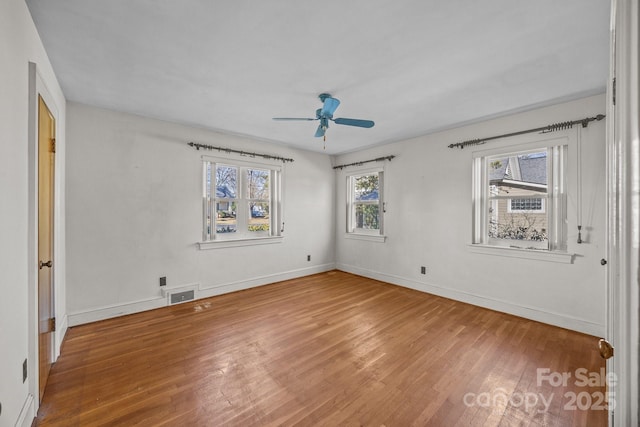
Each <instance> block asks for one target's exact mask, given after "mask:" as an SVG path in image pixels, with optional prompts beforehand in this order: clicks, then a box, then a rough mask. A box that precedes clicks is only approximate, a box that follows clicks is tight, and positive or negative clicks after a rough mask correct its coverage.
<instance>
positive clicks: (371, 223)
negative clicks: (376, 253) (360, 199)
mask: <svg viewBox="0 0 640 427" xmlns="http://www.w3.org/2000/svg"><path fill="white" fill-rule="evenodd" d="M355 207H356V224H355V225H356V228H364V229H368V230H379V229H380V221H379V213H380V208H379V205H378V204H360V203H356V205H355Z"/></svg>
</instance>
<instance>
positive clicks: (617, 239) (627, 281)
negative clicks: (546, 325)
mask: <svg viewBox="0 0 640 427" xmlns="http://www.w3.org/2000/svg"><path fill="white" fill-rule="evenodd" d="M638 19H639V8H638V3H637V1H635V0H611V35H610V61H609V62H610V64H609V82H608V84H607V248H606V249H607V250H606V259H607V319H606V320H607V339H608V340H609V341H610V342H611V344H613V346H614V348H615V352H614V356H613V357H612V358H611V359H609V360H607V371H608V372H609V373H614V374H615V375H616V377H617V384H615V386H614V387H612V390H610V391H612V392H613V393H614V396H613V398H614V399H615V409H614V410H613V412H612V411H609V424H610V425H612V426H614V427H615V426H627V425H638V422H639V420H640V413H639V409H638V399H639V388H638V379H639V376H640V375H639V371H640V361H639V356H640V355H639V344H640V332H639V330H638V324H639V322H640V319H639V317H640V316H639V310H640V295H639V292H638V285H639V284H640V277H639V273H638V269H639V268H640V251H639V246H640V244H639V242H640V220H639V219H638V216H639V215H638V206H640V194H638V187H639V186H640V159H638V156H637V154H638V152H639V151H640V141H639V135H638V133H639V131H638V127H639V124H638V90H639V88H638V26H639V23H638ZM614 79H615V87H614V86H613V82H614ZM614 93H615V105H614V103H613V94H614Z"/></svg>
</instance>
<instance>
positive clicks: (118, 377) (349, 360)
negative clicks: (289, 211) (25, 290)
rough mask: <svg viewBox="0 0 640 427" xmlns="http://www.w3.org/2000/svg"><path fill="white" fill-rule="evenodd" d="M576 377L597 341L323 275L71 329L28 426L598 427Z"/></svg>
mask: <svg viewBox="0 0 640 427" xmlns="http://www.w3.org/2000/svg"><path fill="white" fill-rule="evenodd" d="M545 368H547V369H548V370H549V371H548V373H547V374H544V372H546V371H544V372H543V371H538V369H545ZM580 368H584V369H585V371H584V373H586V374H587V375H589V374H590V375H591V377H592V378H595V373H600V369H601V368H602V369H604V362H603V360H602V359H601V358H600V356H599V354H598V351H597V338H595V337H591V336H587V335H583V334H580V333H577V332H572V331H568V330H565V329H560V328H556V327H553V326H549V325H545V324H541V323H537V322H533V321H529V320H525V319H522V318H518V317H514V316H510V315H507V314H502V313H498V312H494V311H490V310H486V309H482V308H478V307H475V306H471V305H467V304H463V303H460V302H456V301H452V300H448V299H444V298H440V297H436V296H433V295H429V294H425V293H421V292H417V291H413V290H410V289H405V288H402V287H397V286H393V285H389V284H386V283H382V282H378V281H375V280H370V279H366V278H363V277H360V276H355V275H351V274H347V273H343V272H338V271H332V272H328V273H322V274H317V275H313V276H308V277H304V278H300V279H295V280H290V281H286V282H280V283H275V284H272V285H268V286H263V287H259V288H255V289H249V290H246V291H241V292H236V293H233V294H226V295H221V296H217V297H213V298H209V299H204V300H199V301H194V302H190V303H185V304H180V305H175V306H171V307H166V308H162V309H158V310H153V311H148V312H144V313H139V314H134V315H130V316H125V317H120V318H116V319H110V320H105V321H102V322H97V323H93V324H88V325H82V326H77V327H74V328H71V329H69V331H68V332H67V336H66V338H65V342H64V344H63V348H62V355H61V356H60V358H59V359H58V362H57V363H56V364H55V365H54V366H53V368H52V370H51V375H50V377H49V382H48V385H47V388H46V391H45V395H44V400H43V403H42V406H41V407H40V412H39V417H38V418H37V425H39V426H100V425H126V426H132V425H144V426H160V425H162V426H190V425H193V426H223V425H232V426H253V425H255V426H263V425H273V426H276V425H327V426H338V425H349V426H360V425H366V426H410V425H414V426H425V425H433V426H454V425H472V426H512V425H533V426H604V425H606V423H607V412H606V410H604V409H597V406H598V405H600V404H601V406H603V407H604V404H605V403H604V402H598V401H599V400H600V399H599V398H600V395H601V394H602V395H603V393H604V392H605V387H604V386H594V387H587V386H582V385H583V384H582V383H581V381H579V380H580V379H581V378H582V375H581V374H583V371H578V372H576V370H577V369H580ZM563 373H569V374H570V375H571V377H570V378H568V380H567V381H565V383H566V385H563V384H557V383H554V381H555V380H558V379H559V375H562V374H563ZM576 374H578V376H576ZM558 382H561V381H558ZM554 385H555V386H554ZM572 393H574V394H572ZM573 396H576V399H573ZM572 400H573V402H572ZM596 404H597V405H596ZM594 405H595V406H596V408H594V409H592V410H580V408H585V407H591V406H594ZM572 407H575V408H576V410H573V409H572Z"/></svg>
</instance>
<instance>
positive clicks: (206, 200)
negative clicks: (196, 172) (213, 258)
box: [198, 156, 284, 249]
mask: <svg viewBox="0 0 640 427" xmlns="http://www.w3.org/2000/svg"><path fill="white" fill-rule="evenodd" d="M209 165H210V166H209ZM217 166H226V167H233V168H237V178H236V179H237V183H236V193H237V194H236V195H235V196H236V197H234V198H227V197H222V198H218V197H216V186H217V185H216V176H215V173H216V172H215V170H216V167H217ZM208 167H210V168H211V177H210V179H209V180H207V168H208ZM251 169H255V170H266V171H268V172H269V231H268V232H262V231H249V229H248V227H249V225H250V224H249V222H250V215H251V208H250V203H251V202H256V201H257V202H260V203H263V202H265V200H266V199H255V198H250V197H249V196H250V194H249V187H248V186H249V183H248V179H247V177H246V176H245V175H246V173H247V171H248V170H251ZM283 174H284V167H283V165H281V164H279V163H270V162H252V161H246V160H238V159H232V158H224V157H210V156H202V241H200V242H198V247H199V248H200V249H214V248H221V247H233V246H249V245H261V244H269V243H278V242H280V241H282V237H283V236H282V235H283V227H282V224H283V197H282V176H283ZM208 195H209V196H208ZM220 201H227V202H235V203H236V220H237V222H236V231H235V232H233V233H218V232H217V231H216V228H217V227H216V222H217V220H218V218H217V210H216V205H217V203H218V202H220ZM209 219H210V220H211V222H209Z"/></svg>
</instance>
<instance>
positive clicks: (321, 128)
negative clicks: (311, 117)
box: [314, 123, 327, 138]
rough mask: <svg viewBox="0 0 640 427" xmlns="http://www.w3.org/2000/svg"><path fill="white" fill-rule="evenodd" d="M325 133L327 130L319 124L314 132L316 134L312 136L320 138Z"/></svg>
mask: <svg viewBox="0 0 640 427" xmlns="http://www.w3.org/2000/svg"><path fill="white" fill-rule="evenodd" d="M326 131H327V128H326V127H325V126H322V123H320V125H318V129H317V130H316V134H315V135H314V136H315V137H316V138H320V137H321V136H324V133H325V132H326Z"/></svg>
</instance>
